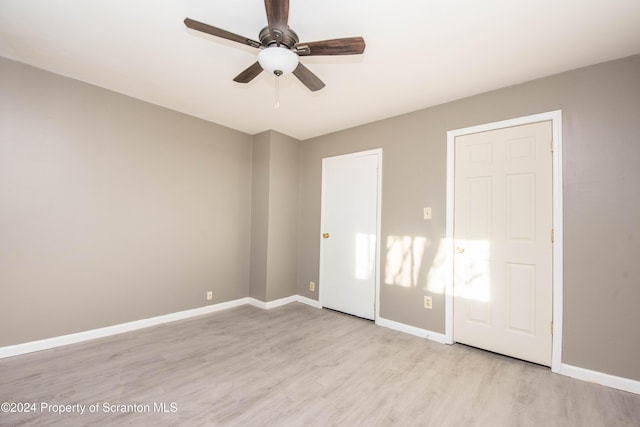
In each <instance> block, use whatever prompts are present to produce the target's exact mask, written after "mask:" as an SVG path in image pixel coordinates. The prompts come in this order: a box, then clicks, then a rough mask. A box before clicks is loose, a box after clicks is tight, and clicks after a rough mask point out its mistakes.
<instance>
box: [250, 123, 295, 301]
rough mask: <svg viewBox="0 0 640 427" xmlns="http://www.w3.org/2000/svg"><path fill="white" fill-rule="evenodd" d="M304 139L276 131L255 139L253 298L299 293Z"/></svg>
mask: <svg viewBox="0 0 640 427" xmlns="http://www.w3.org/2000/svg"><path fill="white" fill-rule="evenodd" d="M299 162H300V141H298V140H296V139H294V138H291V137H289V136H286V135H283V134H281V133H278V132H274V131H267V132H263V133H261V134H259V135H256V136H254V137H253V177H252V181H253V194H252V213H251V227H252V230H251V235H252V241H251V288H250V296H251V297H252V298H256V299H258V300H260V301H273V300H276V299H280V298H285V297H289V296H291V295H295V294H296V280H297V274H296V273H297V269H298V262H297V261H298V191H299V188H298V176H299V173H300V171H299V169H300V166H299Z"/></svg>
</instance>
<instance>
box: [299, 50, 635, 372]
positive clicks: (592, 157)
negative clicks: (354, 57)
mask: <svg viewBox="0 0 640 427" xmlns="http://www.w3.org/2000/svg"><path fill="white" fill-rule="evenodd" d="M372 102H376V100H372ZM557 109H561V110H562V111H563V142H564V151H563V155H564V164H563V168H564V189H563V194H564V244H565V247H564V260H565V265H564V335H563V339H564V344H563V362H564V363H567V364H570V365H574V366H579V367H583V368H587V369H593V370H596V371H601V372H605V373H609V374H613V375H618V376H622V377H627V378H631V379H635V380H640V363H638V360H640V334H638V333H637V325H639V324H640V310H638V303H639V302H640V270H639V269H638V268H637V267H636V266H634V263H636V264H637V261H635V260H636V258H637V254H638V253H640V250H639V249H640V233H639V231H640V222H639V219H640V185H639V183H640V167H639V166H638V165H640V56H634V57H631V58H626V59H622V60H618V61H614V62H609V63H605V64H600V65H597V66H592V67H588V68H584V69H580V70H575V71H571V72H567V73H563V74H560V75H556V76H552V77H548V78H545V79H541V80H536V81H532V82H528V83H525V84H521V85H518V86H513V87H509V88H505V89H501V90H497V91H493V92H490V93H486V94H482V95H478V96H474V97H471V98H466V99H463V100H459V101H456V102H452V103H448V104H445V105H440V106H437V107H434V108H429V109H425V110H421V111H417V112H414V113H411V114H407V115H403V116H400V117H395V118H391V119H388V120H383V121H379V122H376V123H371V124H368V125H364V126H361V127H357V128H353V129H349V130H345V131H342V132H337V133H333V134H329V135H325V136H322V137H318V138H314V139H311V140H307V141H304V142H303V143H302V146H301V160H300V166H301V169H300V170H301V175H300V185H301V187H300V236H299V238H300V256H299V270H298V293H299V294H300V295H305V296H307V297H310V298H314V299H317V293H310V292H309V291H308V283H309V281H310V280H316V281H317V279H318V259H319V248H320V189H321V160H322V158H323V157H327V156H333V155H338V154H344V153H349V152H354V151H360V150H366V149H371V148H379V147H381V148H383V150H384V154H383V189H382V251H383V252H382V257H381V258H382V262H381V264H382V265H381V278H382V281H381V291H380V300H381V301H380V313H381V316H382V317H384V318H387V319H391V320H394V321H397V322H402V323H405V324H409V325H413V326H417V327H420V328H424V329H428V330H432V331H435V332H441V333H444V296H443V295H441V294H437V293H435V294H431V295H432V296H433V305H434V308H433V310H431V311H429V310H425V309H423V308H422V297H423V295H429V294H430V293H429V292H428V290H426V288H427V274H428V272H429V270H430V269H431V267H432V266H433V261H434V257H435V255H436V251H437V249H438V244H439V242H440V240H441V239H442V238H443V237H444V236H445V202H446V195H445V189H446V164H445V161H446V132H447V131H448V130H453V129H458V128H462V127H467V126H472V125H477V124H482V123H488V122H493V121H498V120H504V119H509V118H514V117H521V116H526V115H530V114H535V113H540V112H546V111H552V110H557ZM423 206H431V207H432V208H433V220H431V221H424V220H423V219H422V207H423ZM396 236H407V237H409V238H416V237H422V238H426V239H427V244H426V248H425V253H424V257H423V259H422V260H420V262H421V268H420V274H419V278H418V280H417V282H416V283H411V284H410V286H408V287H405V286H398V285H396V284H389V283H387V282H386V281H385V279H386V275H387V273H388V272H387V263H386V255H387V253H386V251H385V248H386V242H387V241H388V239H390V238H391V239H393V238H396ZM405 285H406V284H405Z"/></svg>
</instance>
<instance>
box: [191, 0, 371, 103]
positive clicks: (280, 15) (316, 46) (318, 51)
mask: <svg viewBox="0 0 640 427" xmlns="http://www.w3.org/2000/svg"><path fill="white" fill-rule="evenodd" d="M264 7H265V9H266V11H267V26H266V27H264V28H263V29H262V30H261V31H260V33H259V35H258V38H259V39H260V41H256V40H252V39H249V38H247V37H243V36H240V35H238V34H234V33H231V32H229V31H226V30H223V29H221V28H217V27H213V26H211V25H208V24H204V23H202V22H199V21H196V20H193V19H190V18H185V20H184V24H185V25H186V26H187V27H188V28H191V29H193V30H196V31H201V32H203V33H207V34H211V35H212V36H216V37H221V38H223V39H227V40H231V41H234V42H237V43H242V44H245V45H248V46H251V47H254V48H256V49H261V51H260V53H259V55H258V61H257V62H256V63H254V64H253V65H251V66H250V67H249V68H247V69H246V70H244V71H243V72H241V73H240V74H238V75H237V76H236V77H235V78H234V79H233V80H234V81H236V82H238V83H249V82H250V81H251V80H253V79H254V78H255V77H256V76H257V75H258V74H260V73H261V72H262V71H263V70H265V71H268V72H271V73H273V74H275V75H276V76H278V77H279V76H281V75H283V74H287V73H291V72H293V74H294V75H295V76H296V77H297V78H298V79H299V80H300V81H301V82H302V83H303V84H304V85H305V86H306V87H307V88H309V89H310V90H312V91H316V90H320V89H322V88H323V87H324V86H325V84H324V83H323V82H322V80H320V79H319V78H318V77H317V76H316V75H315V74H313V73H312V72H311V71H310V70H309V69H308V68H307V67H305V66H304V65H302V63H300V62H299V60H298V57H300V56H320V55H358V54H361V53H363V52H364V48H365V43H364V39H363V38H362V37H346V38H340V39H332V40H323V41H317V42H310V43H300V42H299V40H298V35H297V34H296V33H295V31H293V30H292V29H291V28H289V25H288V21H289V0H264Z"/></svg>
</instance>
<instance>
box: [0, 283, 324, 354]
mask: <svg viewBox="0 0 640 427" xmlns="http://www.w3.org/2000/svg"><path fill="white" fill-rule="evenodd" d="M292 302H301V303H303V304H307V305H310V306H312V307H315V308H322V306H321V305H320V303H318V301H315V300H312V299H310V298H306V297H302V296H299V295H292V296H290V297H287V298H282V299H278V300H274V301H268V302H263V301H260V300H257V299H255V298H248V297H247V298H240V299H237V300H233V301H227V302H222V303H219V304H212V305H207V306H205V307H199V308H194V309H191V310H184V311H179V312H177V313H170V314H165V315H162V316H156V317H151V318H149V319H141V320H134V321H132V322H127V323H121V324H118V325H113V326H106V327H104V328H98V329H92V330H89V331H83V332H77V333H74V334H69V335H62V336H58V337H53V338H46V339H43V340H38V341H31V342H27V343H23V344H16V345H10V346H6V347H0V359H4V358H6V357H12V356H19V355H21V354H27V353H33V352H35V351H41V350H49V349H52V348H56V347H62V346H65V345H70V344H77V343H80V342H84V341H90V340H94V339H97V338H104V337H108V336H111V335H117V334H122V333H125V332H132V331H136V330H138V329H143V328H149V327H151V326H156V325H161V324H163V323H169V322H175V321H177V320H184V319H189V318H191V317H196V316H202V315H203V314H210V313H215V312H217V311H221V310H226V309H228V308H234V307H240V306H242V305H247V304H248V305H252V306H254V307H258V308H261V309H263V310H271V309H272V308H276V307H280V306H283V305H286V304H290V303H292Z"/></svg>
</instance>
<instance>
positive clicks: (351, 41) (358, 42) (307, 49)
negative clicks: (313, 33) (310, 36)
mask: <svg viewBox="0 0 640 427" xmlns="http://www.w3.org/2000/svg"><path fill="white" fill-rule="evenodd" d="M365 46H366V45H365V43H364V39H363V38H362V37H345V38H343V39H333V40H322V41H318V42H311V43H298V44H296V45H295V49H296V51H297V53H298V55H300V56H316V55H359V54H361V53H363V52H364V48H365Z"/></svg>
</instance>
